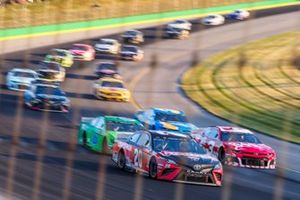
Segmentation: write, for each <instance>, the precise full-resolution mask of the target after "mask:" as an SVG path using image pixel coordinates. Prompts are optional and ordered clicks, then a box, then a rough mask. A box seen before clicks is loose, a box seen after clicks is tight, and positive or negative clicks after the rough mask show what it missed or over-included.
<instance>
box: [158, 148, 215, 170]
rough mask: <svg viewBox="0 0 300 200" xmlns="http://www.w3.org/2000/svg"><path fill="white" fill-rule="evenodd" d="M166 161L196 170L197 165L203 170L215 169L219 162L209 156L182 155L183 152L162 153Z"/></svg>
mask: <svg viewBox="0 0 300 200" xmlns="http://www.w3.org/2000/svg"><path fill="white" fill-rule="evenodd" d="M159 155H160V156H162V157H163V158H165V159H169V160H172V161H174V162H176V163H177V164H179V165H182V166H184V167H188V168H191V169H193V170H194V166H195V165H201V166H202V168H211V169H213V168H214V166H215V165H217V164H218V163H219V161H218V160H217V159H216V158H214V157H212V156H210V155H208V154H194V153H182V152H170V151H162V152H160V153H159Z"/></svg>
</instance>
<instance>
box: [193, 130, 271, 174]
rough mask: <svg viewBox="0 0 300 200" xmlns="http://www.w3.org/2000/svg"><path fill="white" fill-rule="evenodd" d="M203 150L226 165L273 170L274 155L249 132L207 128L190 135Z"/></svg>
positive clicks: (269, 148)
mask: <svg viewBox="0 0 300 200" xmlns="http://www.w3.org/2000/svg"><path fill="white" fill-rule="evenodd" d="M192 137H194V138H195V139H196V141H197V142H198V143H200V144H201V145H202V146H203V147H204V148H205V149H207V150H208V151H210V152H211V153H212V154H213V155H215V156H217V157H218V159H219V160H220V161H221V162H223V163H224V164H227V165H232V166H239V167H248V168H263V169H275V165H276V153H275V151H274V150H273V149H272V148H271V147H269V146H267V145H265V144H263V143H262V142H261V141H260V140H259V139H258V138H257V136H256V135H255V134H254V133H253V132H252V131H250V130H247V129H243V128H237V127H224V126H217V127H208V128H204V129H199V130H196V131H195V132H193V133H192Z"/></svg>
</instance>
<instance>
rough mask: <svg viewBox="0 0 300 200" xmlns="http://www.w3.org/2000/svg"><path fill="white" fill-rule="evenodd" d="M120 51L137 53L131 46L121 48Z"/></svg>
mask: <svg viewBox="0 0 300 200" xmlns="http://www.w3.org/2000/svg"><path fill="white" fill-rule="evenodd" d="M122 51H130V52H137V48H136V47H133V46H123V47H122Z"/></svg>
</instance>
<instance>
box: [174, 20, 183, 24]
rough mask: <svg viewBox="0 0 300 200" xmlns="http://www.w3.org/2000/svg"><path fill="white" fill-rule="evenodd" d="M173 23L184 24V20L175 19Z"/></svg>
mask: <svg viewBox="0 0 300 200" xmlns="http://www.w3.org/2000/svg"><path fill="white" fill-rule="evenodd" d="M175 23H176V24H184V23H185V21H183V20H176V21H175Z"/></svg>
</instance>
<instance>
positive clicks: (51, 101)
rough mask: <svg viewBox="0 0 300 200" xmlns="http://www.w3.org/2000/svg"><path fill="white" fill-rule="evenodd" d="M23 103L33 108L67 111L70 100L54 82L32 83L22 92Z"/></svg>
mask: <svg viewBox="0 0 300 200" xmlns="http://www.w3.org/2000/svg"><path fill="white" fill-rule="evenodd" d="M24 104H25V106H26V107H29V108H31V109H33V110H45V111H56V112H68V111H69V107H70V100H69V99H68V98H67V97H66V94H65V93H64V92H63V91H62V90H61V89H60V88H59V86H58V85H54V84H33V85H31V87H30V88H29V89H28V90H26V91H25V93H24Z"/></svg>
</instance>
